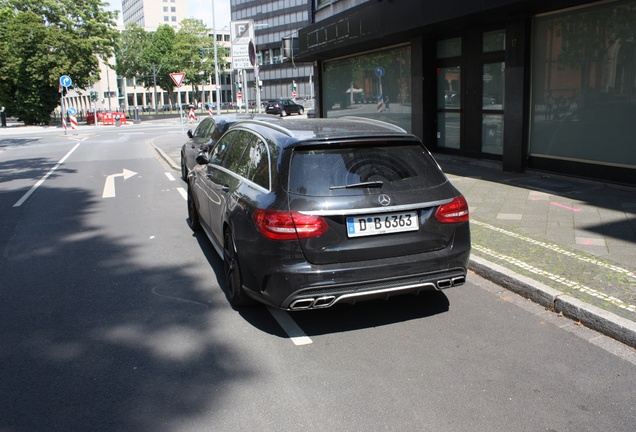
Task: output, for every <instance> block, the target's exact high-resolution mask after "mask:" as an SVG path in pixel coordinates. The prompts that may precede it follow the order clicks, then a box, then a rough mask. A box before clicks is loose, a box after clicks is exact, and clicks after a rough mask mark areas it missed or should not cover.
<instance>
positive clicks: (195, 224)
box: [188, 186, 201, 231]
mask: <svg viewBox="0 0 636 432" xmlns="http://www.w3.org/2000/svg"><path fill="white" fill-rule="evenodd" d="M188 225H189V226H190V229H191V230H192V231H201V220H200V219H199V210H198V209H197V204H196V202H195V201H194V197H193V196H192V191H191V190H190V186H188Z"/></svg>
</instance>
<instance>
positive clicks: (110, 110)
mask: <svg viewBox="0 0 636 432" xmlns="http://www.w3.org/2000/svg"><path fill="white" fill-rule="evenodd" d="M108 69H110V67H109V65H106V85H107V87H108V112H112V109H111V107H110V77H109V74H108Z"/></svg>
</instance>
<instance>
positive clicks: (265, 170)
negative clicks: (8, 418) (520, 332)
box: [187, 117, 470, 310]
mask: <svg viewBox="0 0 636 432" xmlns="http://www.w3.org/2000/svg"><path fill="white" fill-rule="evenodd" d="M270 119H271V120H267V121H263V120H245V121H241V122H238V123H236V124H234V125H233V126H232V127H231V128H230V129H229V130H228V131H227V132H226V133H225V135H223V137H222V138H221V139H220V140H219V141H218V142H217V143H216V144H215V145H214V147H213V148H212V149H211V150H210V152H209V153H201V154H200V155H199V156H198V157H197V162H198V163H199V165H197V166H196V167H195V168H194V169H193V170H192V172H191V173H190V175H189V177H188V198H187V200H188V220H189V224H190V227H191V228H192V229H193V230H200V229H203V230H204V231H205V233H206V234H207V236H208V237H209V238H210V240H211V241H212V244H213V246H214V248H215V249H216V251H217V252H218V253H219V255H220V256H221V257H222V258H223V261H224V268H225V293H226V296H227V298H228V300H229V302H230V304H231V305H232V306H234V307H238V306H242V305H245V304H248V303H250V302H252V301H253V300H258V301H260V302H263V303H265V304H268V305H271V306H274V307H277V308H281V309H286V310H304V309H315V308H325V307H329V306H332V305H334V304H336V303H344V302H355V301H358V300H365V299H371V298H376V297H383V298H384V297H388V296H390V295H393V294H404V293H419V292H420V291H426V290H441V289H445V288H450V287H452V286H456V285H461V284H463V283H464V282H465V280H466V268H467V264H468V259H469V254H470V231H469V223H468V205H467V203H466V200H465V199H464V197H463V196H462V195H461V194H460V193H459V192H458V191H457V189H455V188H454V187H453V186H452V185H451V183H450V182H449V180H448V179H447V178H446V176H445V175H444V173H443V172H442V171H441V170H440V168H439V166H438V165H437V163H436V161H435V160H434V159H433V157H432V156H431V154H430V153H429V152H428V151H427V150H426V148H425V147H424V146H423V145H422V143H421V141H420V140H419V139H418V138H417V137H415V136H413V135H411V134H407V133H405V132H404V131H403V130H402V129H400V128H397V127H395V126H393V125H389V124H387V123H382V122H379V121H372V120H366V119H348V118H346V117H345V118H340V119H292V120H285V121H282V120H280V119H276V118H270Z"/></svg>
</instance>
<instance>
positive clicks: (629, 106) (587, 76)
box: [529, 1, 636, 168]
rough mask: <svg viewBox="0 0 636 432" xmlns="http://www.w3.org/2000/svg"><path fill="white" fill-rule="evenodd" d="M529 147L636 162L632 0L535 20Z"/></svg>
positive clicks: (576, 157)
mask: <svg viewBox="0 0 636 432" xmlns="http://www.w3.org/2000/svg"><path fill="white" fill-rule="evenodd" d="M532 57H533V69H532V120H531V124H530V128H531V135H530V143H529V152H530V154H531V155H533V156H541V157H548V158H556V159H566V160H573V161H583V162H592V163H598V164H606V165H607V164H609V165H617V166H623V167H628V168H634V167H636V151H635V149H634V143H635V142H636V141H635V138H634V137H636V1H622V2H612V3H605V4H602V5H599V6H595V7H589V8H584V9H578V10H570V11H565V12H563V13H558V14H553V15H547V16H540V17H537V18H536V19H535V22H534V40H533V53H532Z"/></svg>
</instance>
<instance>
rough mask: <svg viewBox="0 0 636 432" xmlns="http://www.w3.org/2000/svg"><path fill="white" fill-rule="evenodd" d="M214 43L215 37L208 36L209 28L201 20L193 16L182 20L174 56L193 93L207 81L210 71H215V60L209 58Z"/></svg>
mask: <svg viewBox="0 0 636 432" xmlns="http://www.w3.org/2000/svg"><path fill="white" fill-rule="evenodd" d="M213 43H214V41H213V38H211V37H209V36H208V29H207V28H206V27H205V26H204V25H203V24H202V23H201V22H200V21H198V20H195V19H193V18H187V19H184V20H183V21H181V27H180V29H179V31H178V32H177V37H176V40H175V45H174V58H175V62H176V64H178V65H180V66H181V72H185V73H186V78H185V83H186V84H190V86H191V88H192V92H193V93H196V92H197V86H199V85H201V84H204V83H205V81H206V79H207V77H208V76H209V73H214V62H213V61H209V60H208V57H209V55H208V53H209V48H211V47H213V45H212V44H213ZM202 50H203V51H202ZM202 53H203V55H202Z"/></svg>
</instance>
